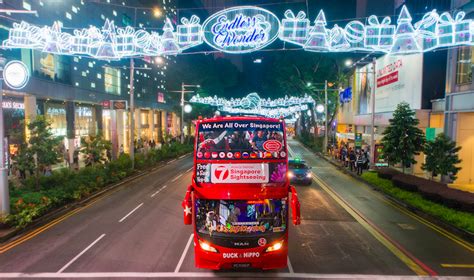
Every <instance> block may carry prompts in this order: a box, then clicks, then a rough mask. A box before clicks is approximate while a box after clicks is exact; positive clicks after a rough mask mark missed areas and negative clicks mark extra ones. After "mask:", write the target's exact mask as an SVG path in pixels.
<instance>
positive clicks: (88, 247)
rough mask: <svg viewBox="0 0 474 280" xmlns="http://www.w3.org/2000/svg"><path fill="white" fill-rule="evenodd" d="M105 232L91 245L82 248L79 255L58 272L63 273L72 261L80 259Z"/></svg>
mask: <svg viewBox="0 0 474 280" xmlns="http://www.w3.org/2000/svg"><path fill="white" fill-rule="evenodd" d="M104 236H105V233H103V234H102V235H101V236H99V238H97V239H96V240H95V241H94V242H92V243H91V244H90V245H89V246H87V247H86V248H85V249H84V250H82V251H81V252H80V253H79V254H78V255H77V256H75V257H74V258H73V259H72V260H70V261H69V262H68V263H67V264H65V265H64V266H63V267H62V268H61V269H60V270H58V272H57V273H62V272H63V271H64V270H65V269H66V268H68V267H69V266H70V265H71V264H72V263H74V262H75V261H76V260H77V259H79V258H80V257H81V256H82V255H84V253H85V252H87V251H88V250H89V249H90V248H92V246H94V245H95V244H96V243H97V242H99V241H100V240H101V239H102V238H103V237H104Z"/></svg>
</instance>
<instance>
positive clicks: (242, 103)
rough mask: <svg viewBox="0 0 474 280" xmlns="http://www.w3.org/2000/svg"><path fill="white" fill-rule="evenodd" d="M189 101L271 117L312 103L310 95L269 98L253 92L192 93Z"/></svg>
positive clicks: (290, 113) (233, 111)
mask: <svg viewBox="0 0 474 280" xmlns="http://www.w3.org/2000/svg"><path fill="white" fill-rule="evenodd" d="M189 102H191V103H200V104H206V105H210V106H215V107H217V110H219V111H221V112H226V113H229V114H236V115H264V116H268V117H271V118H280V117H284V118H286V117H289V116H293V115H294V114H295V113H297V112H300V111H305V110H308V109H309V105H314V103H315V102H314V99H313V98H312V97H311V96H308V95H305V96H303V97H296V96H292V97H288V96H285V97H284V98H277V99H270V98H267V99H265V98H261V97H260V96H259V95H258V94H257V93H255V92H253V93H250V94H248V95H247V96H245V97H243V98H231V99H225V98H222V97H217V96H214V97H201V96H199V94H196V95H194V96H193V97H192V98H191V99H190V100H189Z"/></svg>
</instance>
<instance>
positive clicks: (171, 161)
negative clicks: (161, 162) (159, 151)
mask: <svg viewBox="0 0 474 280" xmlns="http://www.w3.org/2000/svg"><path fill="white" fill-rule="evenodd" d="M175 161H176V159H172V160H170V161H168V164H169V163H173V162H175Z"/></svg>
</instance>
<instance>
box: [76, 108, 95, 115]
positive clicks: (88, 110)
mask: <svg viewBox="0 0 474 280" xmlns="http://www.w3.org/2000/svg"><path fill="white" fill-rule="evenodd" d="M76 113H77V115H78V116H79V117H92V109H91V108H89V107H77V108H76Z"/></svg>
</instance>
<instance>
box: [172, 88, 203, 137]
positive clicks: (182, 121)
mask: <svg viewBox="0 0 474 280" xmlns="http://www.w3.org/2000/svg"><path fill="white" fill-rule="evenodd" d="M187 87H195V88H200V87H201V85H186V84H185V83H181V91H180V92H181V121H180V122H179V128H180V134H181V144H183V143H184V131H183V130H184V111H185V108H184V107H185V106H184V94H185V93H186V92H194V91H193V90H188V91H187V90H186V88H187ZM171 92H176V91H171ZM191 110H192V108H191Z"/></svg>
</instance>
